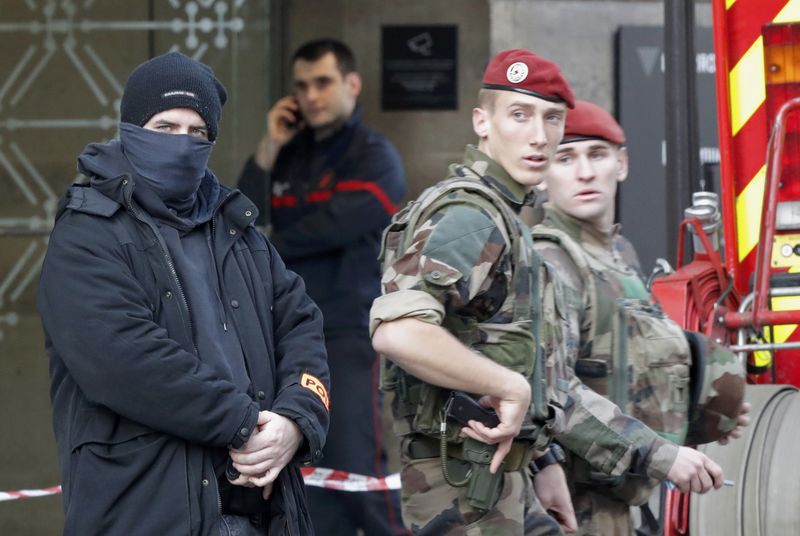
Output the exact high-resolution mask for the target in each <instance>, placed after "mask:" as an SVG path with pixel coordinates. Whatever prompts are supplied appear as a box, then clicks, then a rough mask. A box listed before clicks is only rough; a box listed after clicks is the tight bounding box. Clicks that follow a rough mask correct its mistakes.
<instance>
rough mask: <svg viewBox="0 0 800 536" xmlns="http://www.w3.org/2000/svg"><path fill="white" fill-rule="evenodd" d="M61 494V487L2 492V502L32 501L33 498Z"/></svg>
mask: <svg viewBox="0 0 800 536" xmlns="http://www.w3.org/2000/svg"><path fill="white" fill-rule="evenodd" d="M58 493H61V486H53V487H52V488H44V489H20V490H17V491H0V502H3V501H15V500H17V499H30V498H31V497H45V496H47V495H56V494H58Z"/></svg>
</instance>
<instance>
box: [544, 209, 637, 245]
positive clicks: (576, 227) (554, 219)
mask: <svg viewBox="0 0 800 536" xmlns="http://www.w3.org/2000/svg"><path fill="white" fill-rule="evenodd" d="M544 213H545V216H544V221H543V222H542V224H544V225H548V226H550V227H555V228H557V229H561V230H562V231H564V232H565V233H567V234H568V235H569V236H570V237H571V238H572V239H573V240H575V241H576V242H578V243H579V244H588V245H592V246H596V247H599V248H602V249H604V250H606V251H612V252H613V250H614V240H615V239H616V238H617V236H619V233H620V231H621V230H622V226H621V225H620V224H618V223H615V224H614V225H612V226H611V227H610V228H609V229H608V230H607V231H601V230H600V229H598V228H597V227H595V226H594V225H593V224H592V223H590V222H588V221H584V220H579V219H578V218H575V217H573V216H570V215H569V214H567V213H566V212H564V211H562V210H560V209H558V208H556V207H555V206H554V205H553V204H552V203H550V202H547V203H545V204H544Z"/></svg>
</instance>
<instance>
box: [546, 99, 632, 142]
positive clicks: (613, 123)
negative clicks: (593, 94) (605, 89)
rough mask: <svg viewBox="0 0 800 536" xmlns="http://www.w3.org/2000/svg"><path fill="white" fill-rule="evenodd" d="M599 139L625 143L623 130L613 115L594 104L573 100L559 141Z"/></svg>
mask: <svg viewBox="0 0 800 536" xmlns="http://www.w3.org/2000/svg"><path fill="white" fill-rule="evenodd" d="M598 138H599V139H601V140H606V141H607V142H610V143H614V144H616V145H622V144H623V143H625V131H623V130H622V127H621V126H619V123H617V120H616V119H614V117H613V116H612V115H611V114H610V113H608V112H607V111H605V110H604V109H602V108H601V107H599V106H598V105H596V104H592V103H591V102H586V101H581V100H579V101H575V107H574V108H573V109H572V110H569V111H567V124H566V125H565V126H564V139H562V140H561V143H569V142H572V141H583V140H590V139H598Z"/></svg>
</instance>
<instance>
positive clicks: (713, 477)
mask: <svg viewBox="0 0 800 536" xmlns="http://www.w3.org/2000/svg"><path fill="white" fill-rule="evenodd" d="M667 479H668V480H670V481H671V482H672V483H673V484H675V485H676V486H678V488H679V489H680V490H681V491H682V492H684V493H688V492H690V491H693V492H695V493H705V492H707V491H709V490H711V489H712V488H716V489H719V488H720V487H722V484H723V482H724V476H723V474H722V468H721V467H720V466H719V465H717V463H716V462H715V461H714V460H712V459H711V458H709V457H708V456H706V455H705V454H703V453H702V452H700V451H699V450H695V449H693V448H690V447H678V456H677V457H676V458H675V463H673V464H672V467H671V468H670V470H669V473H667Z"/></svg>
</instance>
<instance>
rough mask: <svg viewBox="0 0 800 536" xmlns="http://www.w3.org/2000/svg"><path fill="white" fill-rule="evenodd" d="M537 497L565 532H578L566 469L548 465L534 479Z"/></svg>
mask: <svg viewBox="0 0 800 536" xmlns="http://www.w3.org/2000/svg"><path fill="white" fill-rule="evenodd" d="M533 489H534V490H535V491H536V497H537V498H538V499H539V502H540V503H541V504H542V507H544V509H545V510H547V511H548V512H549V513H550V515H551V516H553V517H555V519H556V521H558V524H559V525H561V528H562V529H564V531H565V532H577V530H578V520H577V519H575V509H574V508H573V506H572V499H571V498H570V496H569V487H568V486H567V477H566V476H565V475H564V469H563V468H562V467H561V466H560V465H559V464H557V463H554V464H552V465H548V466H547V467H545V468H544V469H542V470H541V471H539V472H538V473H536V475H535V476H534V477H533Z"/></svg>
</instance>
